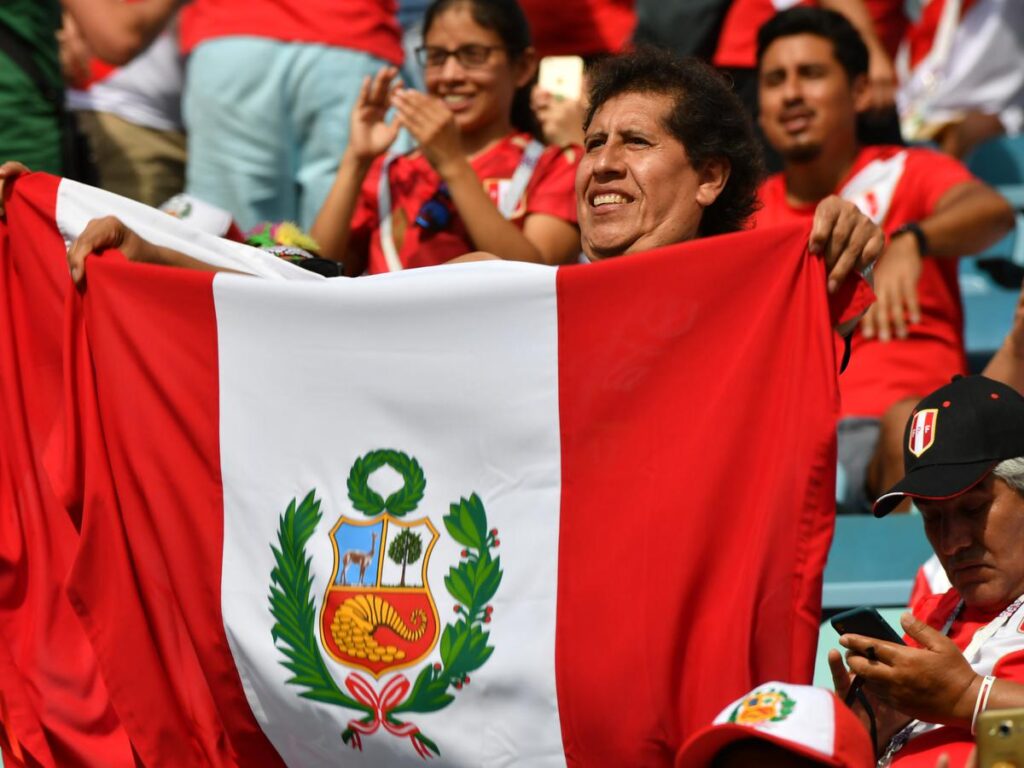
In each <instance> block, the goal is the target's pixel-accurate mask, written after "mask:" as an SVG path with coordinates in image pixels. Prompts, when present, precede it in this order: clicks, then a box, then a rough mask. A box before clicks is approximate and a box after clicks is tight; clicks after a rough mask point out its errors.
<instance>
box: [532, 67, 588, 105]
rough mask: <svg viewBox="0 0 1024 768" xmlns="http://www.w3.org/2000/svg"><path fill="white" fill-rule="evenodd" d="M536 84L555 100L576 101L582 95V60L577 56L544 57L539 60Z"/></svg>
mask: <svg viewBox="0 0 1024 768" xmlns="http://www.w3.org/2000/svg"><path fill="white" fill-rule="evenodd" d="M537 83H538V85H540V87H541V88H542V89H544V90H545V91H547V92H548V93H550V94H551V95H552V96H554V97H556V98H562V99H571V100H573V101H578V100H579V98H580V96H582V95H583V59H581V58H580V57H579V56H545V57H544V58H543V59H541V60H540V74H539V75H538V77H537Z"/></svg>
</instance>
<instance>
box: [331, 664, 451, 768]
mask: <svg viewBox="0 0 1024 768" xmlns="http://www.w3.org/2000/svg"><path fill="white" fill-rule="evenodd" d="M345 687H346V688H348V690H349V692H350V693H351V694H352V695H353V696H354V697H355V699H356V701H358V702H359V703H360V704H365V705H366V706H368V707H370V708H371V709H372V712H371V713H370V714H371V715H372V717H373V720H372V721H371V722H369V723H364V722H363V721H362V720H349V722H348V727H349V728H351V729H352V747H353V749H359V750H361V749H362V748H363V742H362V738H361V736H360V734H363V735H366V736H369V735H370V734H371V733H376V732H377V730H378V729H379V728H380V727H381V726H383V727H384V730H386V731H387V732H388V733H390V734H392V735H393V736H398V737H399V738H406V737H408V738H409V740H410V741H412V746H413V748H414V749H415V750H416V754H418V755H419V756H420V757H422V758H423V759H424V760H425V759H427V758H428V757H430V756H431V754H430V750H429V749H427V747H426V745H425V744H424V743H423V742H422V741H420V740H419V739H417V738H416V735H417V734H418V733H419V732H420V729H419V728H417V727H416V726H415V725H413V724H412V723H402V724H401V725H396V724H395V723H392V722H391V721H390V720H389V719H388V715H389V714H390V713H391V710H393V709H394V708H395V707H397V706H398V705H399V704H401V703H402V701H403V700H404V699H405V695H406V694H407V693H408V692H409V688H411V687H412V684H411V683H410V682H409V680H408V679H407V678H406V677H405V675H396V676H395V677H393V678H391V679H390V680H389V681H388V682H387V683H386V684H385V685H384V688H383V689H382V690H381V692H380V694H379V695H378V694H377V691H376V689H375V688H374V687H373V685H371V684H370V681H369V680H367V679H366V678H365V677H363V676H362V675H359V674H356V673H355V672H353V673H351V674H350V675H349V676H348V677H346V678H345Z"/></svg>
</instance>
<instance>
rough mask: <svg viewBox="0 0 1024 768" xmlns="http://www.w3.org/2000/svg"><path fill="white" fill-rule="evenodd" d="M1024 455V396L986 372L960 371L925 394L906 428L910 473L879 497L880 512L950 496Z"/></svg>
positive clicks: (905, 447) (906, 467)
mask: <svg viewBox="0 0 1024 768" xmlns="http://www.w3.org/2000/svg"><path fill="white" fill-rule="evenodd" d="M1019 456H1024V397H1021V395H1020V394H1019V393H1018V392H1017V391H1016V390H1014V389H1011V388H1010V387H1008V386H1006V385H1005V384H1001V383H1000V382H998V381H993V380H992V379H988V378H985V377H984V376H956V377H954V379H953V381H952V382H950V383H949V384H947V385H946V386H944V387H942V388H940V389H937V390H935V391H934V392H932V393H931V394H930V395H928V396H927V397H926V398H924V399H923V400H922V401H921V402H920V403H918V404H917V407H916V408H915V409H914V413H913V414H912V415H911V417H910V420H909V421H908V422H907V428H906V430H905V432H904V434H903V469H904V471H905V473H906V474H905V475H904V477H903V479H902V480H900V481H899V482H898V483H896V485H894V486H893V487H892V488H890V489H889V490H888V491H886V492H885V493H883V494H882V495H881V496H879V497H878V500H877V501H876V502H875V506H874V513H875V517H884V516H885V515H887V514H889V513H890V512H891V511H892V510H893V508H894V507H896V506H897V505H898V504H899V503H900V502H901V501H903V499H904V498H905V497H907V496H910V497H912V498H915V499H949V498H952V497H954V496H959V495H960V494H961V493H963V492H964V491H967V490H969V489H970V488H971V487H972V486H974V485H975V484H977V483H978V482H979V481H980V480H982V479H983V478H984V477H985V476H986V475H987V474H988V473H989V472H991V471H992V469H993V468H994V467H995V466H996V464H998V463H999V462H1001V461H1003V460H1005V459H1015V458H1017V457H1019Z"/></svg>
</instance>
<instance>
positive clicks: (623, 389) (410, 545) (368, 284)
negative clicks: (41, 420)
mask: <svg viewBox="0 0 1024 768" xmlns="http://www.w3.org/2000/svg"><path fill="white" fill-rule="evenodd" d="M84 193H85V191H84V190H83V188H81V187H79V186H78V185H74V186H71V185H68V184H67V183H66V182H65V183H62V184H61V186H60V187H59V188H58V187H57V186H56V185H55V184H53V183H52V180H50V179H47V178H46V177H42V178H38V177H36V178H27V179H23V180H20V181H19V182H18V185H17V188H16V189H15V197H16V198H17V197H18V196H23V197H25V198H32V197H39V196H45V195H56V196H57V197H58V199H60V198H62V197H68V196H70V197H76V196H78V195H81V194H84ZM108 202H109V201H108ZM21 210H25V211H29V212H28V213H26V214H25V215H26V216H37V217H38V220H37V221H36V222H35V223H36V224H37V225H38V226H39V227H41V228H46V227H50V228H52V227H53V222H52V221H47V220H46V217H45V216H44V215H38V214H37V213H32V212H31V210H38V211H42V210H44V209H43V208H38V207H37V208H36V209H31V210H30V207H29V206H23V208H22V209H21ZM57 210H58V211H59V210H61V205H60V204H58V206H57ZM68 210H70V208H68ZM108 212H115V213H117V212H119V211H117V210H115V211H108ZM59 218H60V217H59V216H58V219H59ZM168 222H169V223H170V224H173V225H174V227H175V228H176V227H178V226H180V222H176V221H174V220H172V219H170V218H168ZM129 223H131V224H132V225H133V226H134V225H135V222H134V221H130V222H129ZM156 226H157V228H161V224H160V222H157V224H156ZM172 229H173V228H172ZM175 231H177V230H175ZM147 234H148V235H149V236H150V237H151V238H152V237H154V235H153V232H147ZM163 236H166V234H165V235H163ZM181 241H182V239H181V238H180V237H179V239H178V242H179V247H182V248H183V249H184V246H181V245H180V242H181ZM805 243H806V231H804V230H801V229H794V228H785V229H778V230H764V231H760V230H759V231H757V232H754V233H744V234H739V235H732V236H727V237H721V238H714V239H711V240H707V241H700V242H696V243H692V244H687V245H683V246H678V247H673V248H668V249H663V250H661V251H658V252H652V253H650V254H643V255H633V256H630V257H629V258H626V259H620V260H614V261H612V262H607V263H602V264H595V265H580V266H573V267H568V268H562V269H559V270H553V269H549V268H544V267H539V266H533V265H524V264H514V263H504V262H502V263H483V264H465V265H453V266H448V267H441V268H435V269H429V270H412V271H408V272H403V273H397V274H390V275H381V276H378V277H373V278H361V279H358V280H305V279H304V280H265V279H264V280H261V279H253V278H252V277H248V276H245V275H234V274H218V275H216V276H214V275H212V274H210V273H203V272H198V271H184V270H172V269H167V268H163V267H156V266H150V265H139V264H129V263H126V262H124V261H123V259H121V258H119V257H118V256H117V254H107V255H104V256H101V257H92V258H90V259H89V261H88V266H87V285H86V288H85V290H84V291H82V292H72V293H71V296H70V299H69V302H68V306H67V315H66V317H65V318H64V328H65V335H64V339H63V346H64V358H65V370H64V374H63V375H64V388H65V403H66V407H65V409H64V426H65V429H64V430H63V433H62V435H61V437H62V441H60V444H59V445H55V446H54V447H53V448H52V450H50V451H49V452H48V454H47V459H48V466H49V468H50V475H51V477H52V478H53V480H54V482H55V485H56V487H57V488H58V490H59V496H60V498H61V499H62V500H63V502H64V503H65V504H66V505H67V506H68V507H69V508H71V509H80V510H81V524H80V535H79V538H78V540H77V552H76V555H75V560H74V563H73V567H72V569H71V572H70V574H69V575H68V578H67V584H66V586H67V590H68V593H69V594H70V595H71V598H72V602H73V604H74V605H75V607H76V608H77V610H78V612H79V614H80V617H81V619H82V621H83V624H84V627H85V629H86V632H87V634H88V637H89V639H90V640H91V643H92V646H93V648H94V649H95V653H96V658H97V659H98V661H99V666H100V668H101V670H102V673H103V677H104V680H105V681H106V684H107V686H108V688H109V692H110V698H111V701H112V702H113V704H114V708H115V709H116V711H117V713H118V715H119V716H120V718H121V721H122V723H123V725H124V729H125V731H126V732H127V734H128V736H129V737H130V738H131V741H132V745H133V747H134V749H135V750H136V751H137V753H138V755H139V756H140V758H141V760H142V762H143V763H144V764H145V765H147V766H162V765H168V766H181V765H214V766H246V767H247V768H248V766H262V765H291V766H320V765H322V766H336V765H339V764H341V765H354V766H356V765H419V764H421V763H422V762H423V761H424V760H428V761H429V760H432V759H433V758H440V759H439V761H438V764H444V765H466V766H478V765H496V764H507V763H513V762H516V763H520V764H528V765H563V764H567V763H568V764H574V765H639V764H643V765H648V764H651V765H657V764H669V763H670V762H671V760H672V757H673V755H674V753H675V750H676V749H677V748H678V747H679V745H680V744H681V743H682V741H683V739H684V738H685V736H686V735H688V734H689V733H691V732H693V731H694V730H695V729H696V728H698V727H700V726H702V725H704V724H706V723H707V722H710V720H711V718H712V717H714V715H715V714H716V713H717V712H718V711H719V710H720V709H721V708H722V707H723V706H724V705H725V704H726V703H728V702H729V701H731V700H733V699H735V698H736V697H737V696H739V695H741V694H742V693H743V692H745V691H747V690H749V689H750V688H751V687H753V685H755V684H756V683H758V682H760V681H763V680H770V679H781V680H791V681H796V682H801V681H807V680H809V679H810V676H811V671H812V665H813V655H814V649H815V645H816V638H817V629H818V620H819V607H820V586H821V573H822V570H823V567H824V563H825V557H826V553H827V550H828V546H829V543H830V539H831V532H832V521H833V510H834V505H833V498H834V496H833V493H834V486H833V482H834V480H833V478H834V471H835V444H834V440H835V438H834V420H835V416H836V413H837V386H836V375H835V371H836V362H835V358H834V352H833V342H832V332H831V321H830V318H829V307H828V303H827V300H826V295H825V291H824V286H823V284H824V276H823V267H822V265H821V263H820V261H819V260H818V259H816V258H814V257H811V256H809V255H808V254H807V253H806V250H805ZM228 245H230V246H231V248H232V249H234V248H236V246H234V245H233V244H228ZM219 247H220V246H217V247H216V248H215V249H214V250H216V249H217V248H219ZM238 247H240V246H238ZM55 250H56V251H60V250H61V249H55ZM232 252H233V253H234V254H236V255H238V258H239V260H240V261H239V263H241V262H243V261H244V258H243V252H242V251H232ZM200 255H201V254H200ZM63 257H64V255H63V253H62V252H55V253H53V254H52V258H54V259H58V260H59V259H63ZM6 258H8V259H11V258H15V259H16V258H17V243H14V244H10V245H9V247H8V251H7V254H6ZM216 258H219V257H216ZM236 266H237V264H236ZM285 266H287V265H285ZM259 269H260V270H262V271H264V272H265V273H267V272H268V271H269V270H270V267H266V266H260V267H259ZM274 269H275V270H276V269H277V267H274ZM275 274H277V276H279V277H290V276H291V273H290V272H289V270H287V269H286V270H281V271H280V272H279V273H275ZM7 503H10V502H7ZM3 511H4V512H5V513H6V510H3Z"/></svg>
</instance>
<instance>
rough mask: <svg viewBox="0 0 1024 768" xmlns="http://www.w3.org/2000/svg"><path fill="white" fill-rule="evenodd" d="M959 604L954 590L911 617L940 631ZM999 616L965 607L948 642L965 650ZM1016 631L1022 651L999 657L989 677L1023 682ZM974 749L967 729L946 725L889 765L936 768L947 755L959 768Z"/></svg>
mask: <svg viewBox="0 0 1024 768" xmlns="http://www.w3.org/2000/svg"><path fill="white" fill-rule="evenodd" d="M959 601H960V595H958V594H957V592H956V590H953V589H951V590H949V591H948V592H946V593H944V594H937V595H931V596H930V597H928V598H927V599H925V600H923V601H922V602H921V604H920V605H919V606H918V607H917V608H915V610H914V615H915V616H917V618H919V619H921V620H922V621H923V622H925V623H926V624H928V625H929V626H931V627H933V628H934V629H937V630H939V631H940V632H941V631H942V629H943V627H945V625H946V622H947V621H948V620H949V617H950V616H951V615H952V614H953V611H954V610H955V609H956V606H957V603H958V602H959ZM999 613H1000V611H998V610H996V611H990V612H983V611H978V610H975V609H973V608H965V609H964V610H963V611H961V612H960V615H959V616H958V617H957V619H956V621H954V622H953V626H952V627H950V630H949V639H950V640H952V641H953V642H954V643H955V644H956V647H957V648H959V649H960V650H961V651H963V650H965V649H966V648H967V646H968V645H969V644H970V642H971V639H972V638H973V637H974V633H975V632H977V631H978V630H979V629H981V628H982V627H984V626H985V625H986V624H988V623H989V622H990V621H992V620H993V619H994V618H996V617H997V616H998V615H999ZM1017 631H1018V632H1019V633H1021V634H1020V638H1021V645H1020V649H1021V650H1020V651H1016V652H1010V653H1006V654H1004V655H1003V656H1001V657H1000V658H999V660H998V661H997V662H996V663H995V666H994V667H993V668H992V674H993V675H995V676H996V677H998V678H1000V679H1002V680H1012V681H1014V682H1017V683H1024V632H1022V631H1021V629H1020V628H1018V630H1017ZM904 639H905V640H906V642H907V645H910V646H913V647H920V646H919V645H918V643H916V642H915V641H914V640H913V639H912V638H910V637H906V638H904ZM973 747H974V737H973V736H971V733H970V731H969V730H965V729H963V728H953V727H950V726H947V727H945V728H939V729H938V730H935V731H930V732H928V733H924V734H922V735H921V736H918V737H917V738H915V739H911V740H910V741H909V742H908V743H907V745H906V746H905V747H903V749H901V750H900V751H899V752H897V753H896V757H895V759H894V760H893V763H892V765H893V768H935V763H936V762H937V761H938V759H939V755H941V754H943V753H947V754H948V755H949V759H950V766H952V768H962V766H963V765H965V764H966V762H967V757H968V756H969V755H970V753H971V749H972V748H973Z"/></svg>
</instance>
